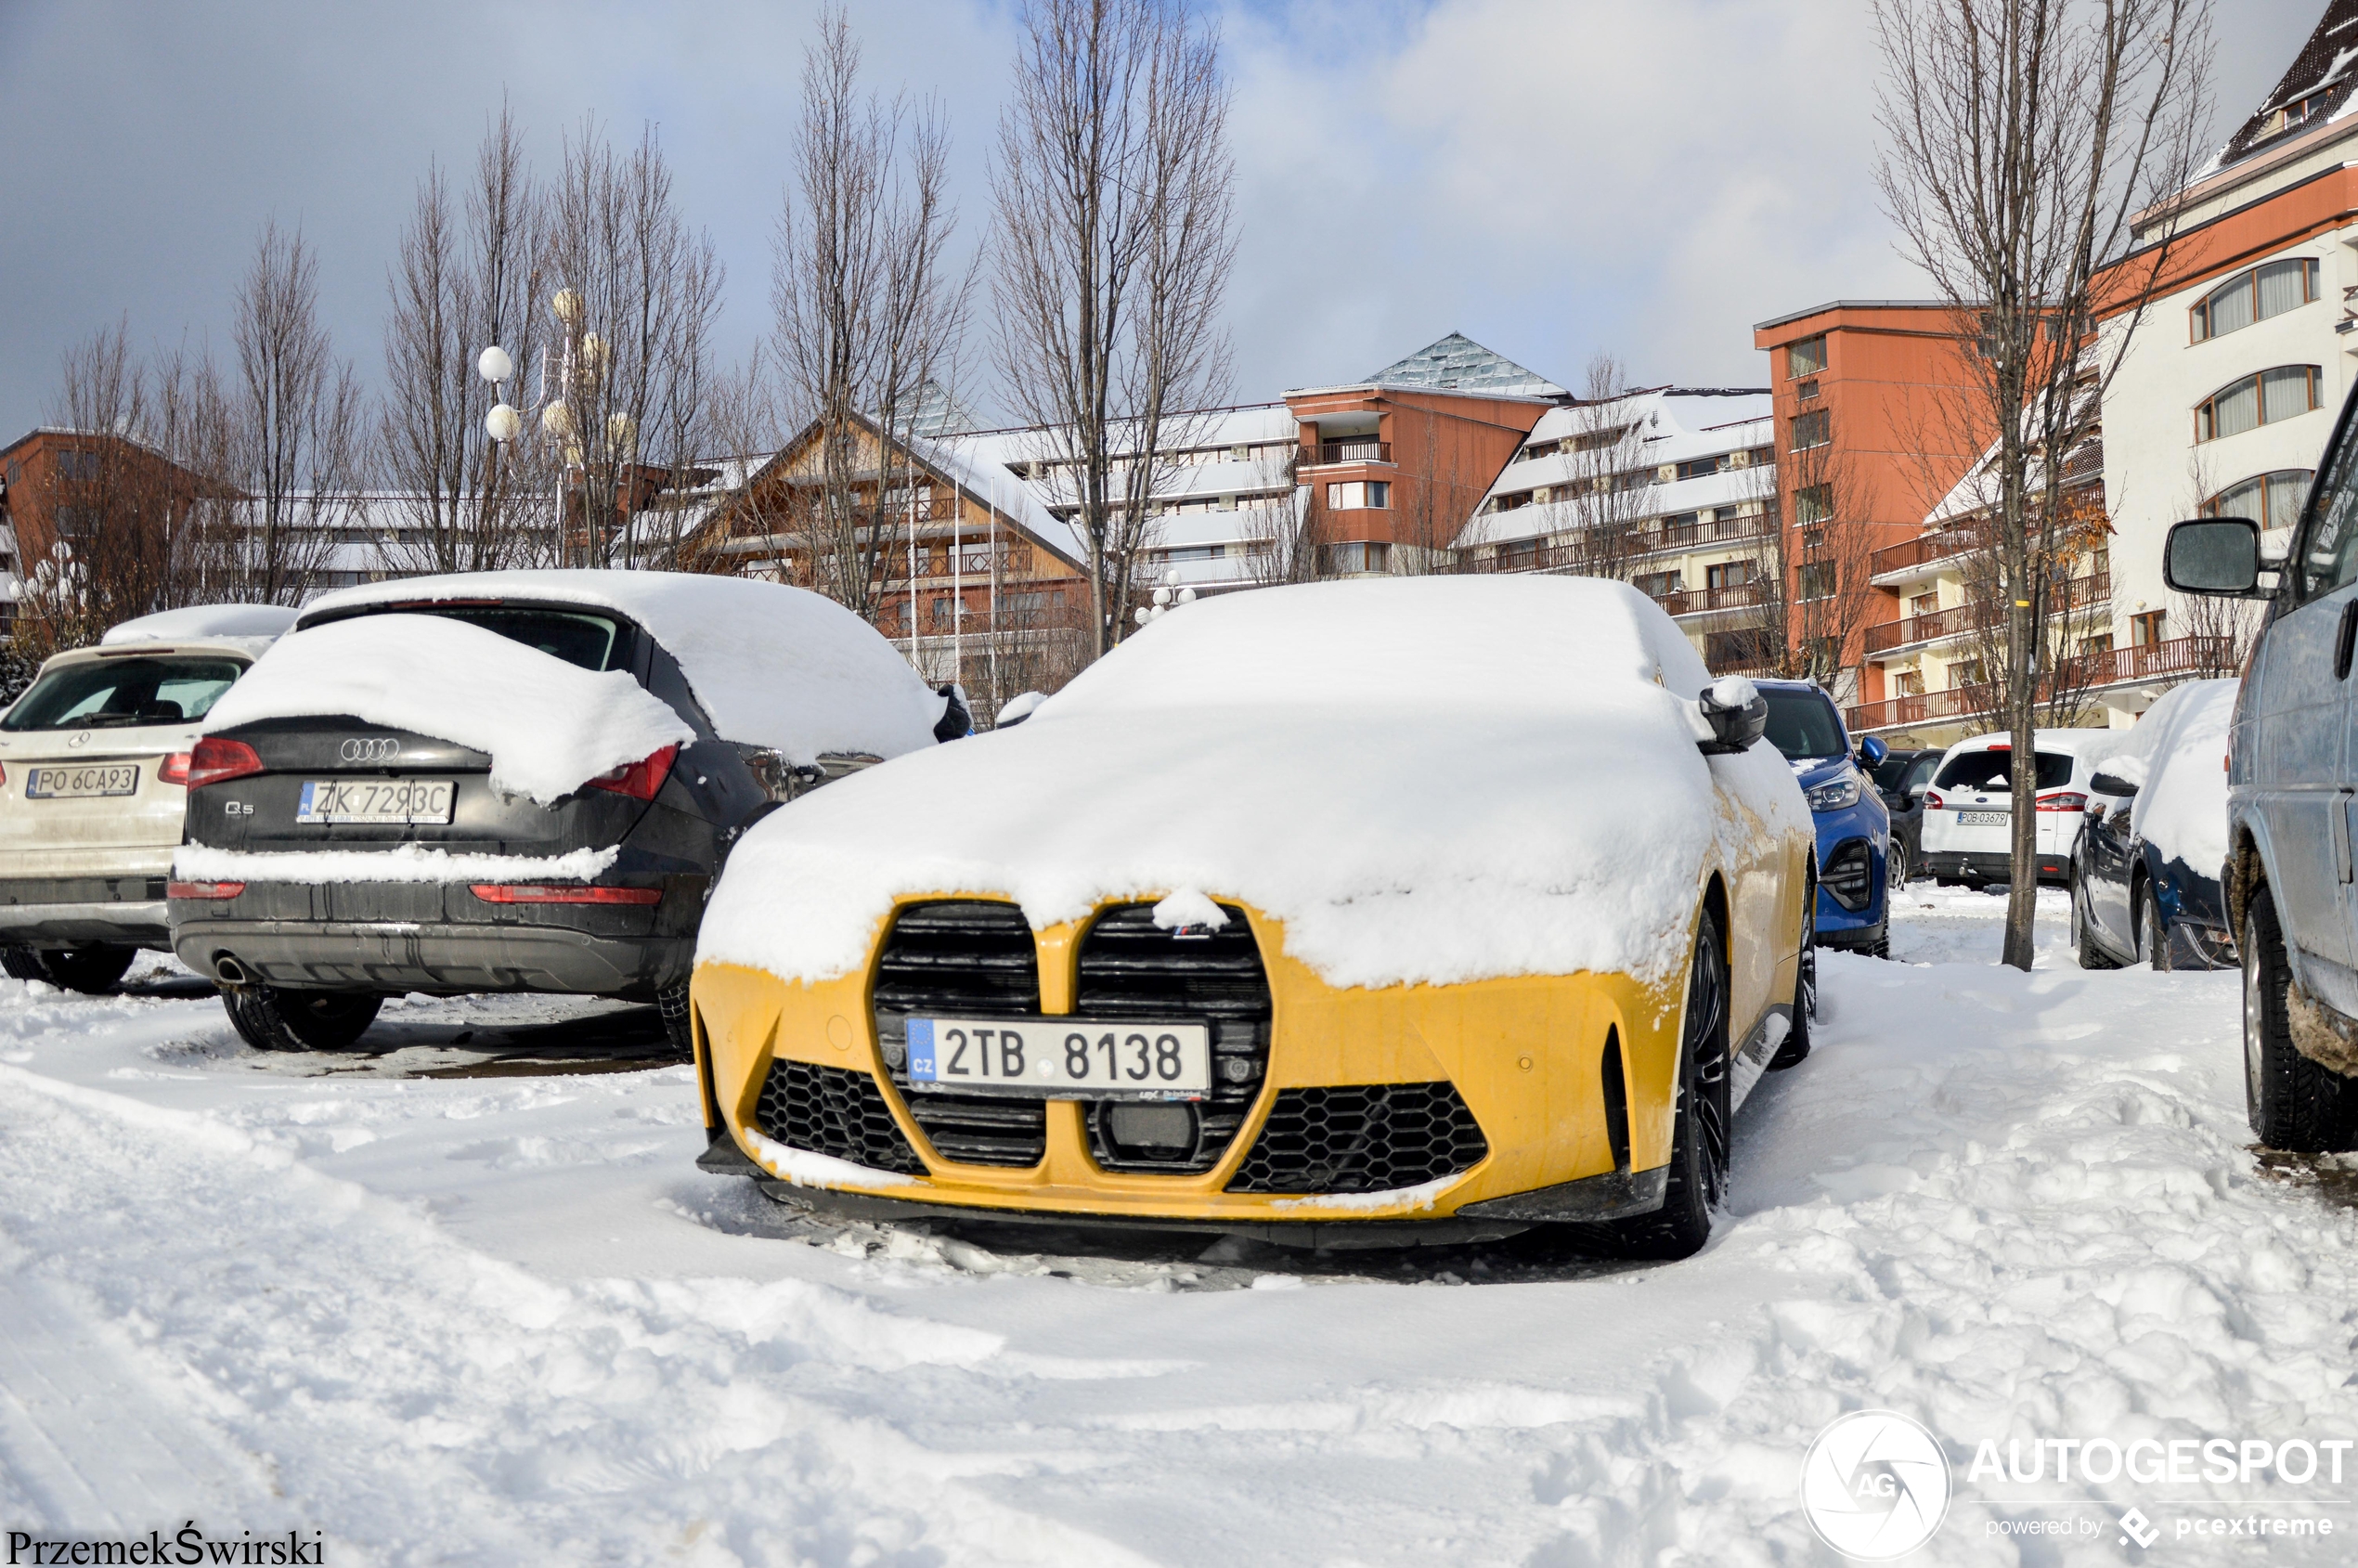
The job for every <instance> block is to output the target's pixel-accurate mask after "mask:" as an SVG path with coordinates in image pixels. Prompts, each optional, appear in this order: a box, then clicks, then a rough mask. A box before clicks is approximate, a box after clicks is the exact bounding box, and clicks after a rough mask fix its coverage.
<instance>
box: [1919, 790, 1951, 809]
mask: <svg viewBox="0 0 2358 1568" xmlns="http://www.w3.org/2000/svg"><path fill="white" fill-rule="evenodd" d="M1924 804H1925V805H1927V806H1929V807H1931V808H1932V809H1933V810H1936V811H1937V810H1942V809H1943V808H1944V807H1945V806H1946V805H1947V802H1945V801H1943V800H1942V799H1941V798H1940V791H1938V790H1937V789H1928V790H1926V791H1924Z"/></svg>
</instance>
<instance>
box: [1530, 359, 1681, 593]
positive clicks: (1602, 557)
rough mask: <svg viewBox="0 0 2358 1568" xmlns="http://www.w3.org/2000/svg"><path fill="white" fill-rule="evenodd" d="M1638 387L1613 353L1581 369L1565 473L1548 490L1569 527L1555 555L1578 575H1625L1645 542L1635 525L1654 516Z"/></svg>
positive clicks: (1564, 449)
mask: <svg viewBox="0 0 2358 1568" xmlns="http://www.w3.org/2000/svg"><path fill="white" fill-rule="evenodd" d="M1637 390H1638V389H1637V388H1635V387H1632V386H1631V385H1630V384H1629V373H1628V370H1627V369H1626V367H1624V366H1623V364H1622V363H1621V361H1620V360H1619V359H1616V358H1615V357H1613V356H1612V355H1610V354H1606V353H1602V352H1600V353H1598V354H1596V355H1595V356H1592V357H1591V358H1590V359H1589V361H1588V364H1587V368H1586V369H1584V370H1583V371H1582V373H1581V387H1580V398H1579V400H1578V401H1577V402H1575V403H1574V405H1573V408H1572V432H1571V434H1569V435H1567V436H1565V437H1564V439H1563V440H1562V442H1561V444H1560V446H1559V448H1558V456H1557V459H1556V461H1557V464H1558V467H1559V470H1560V472H1561V474H1562V478H1561V480H1560V481H1559V482H1558V483H1557V484H1556V485H1554V486H1551V487H1550V495H1549V504H1550V505H1551V506H1552V507H1553V508H1554V510H1555V512H1556V514H1557V516H1558V517H1559V518H1561V525H1562V526H1563V527H1564V528H1565V530H1566V542H1565V545H1564V547H1563V549H1562V551H1561V552H1560V558H1561V559H1562V560H1563V562H1564V564H1565V565H1566V567H1567V569H1568V570H1569V571H1570V572H1571V573H1572V574H1573V575H1574V576H1575V577H1614V578H1626V577H1628V576H1629V575H1630V572H1631V570H1632V569H1633V568H1634V566H1635V564H1636V563H1637V559H1638V556H1639V553H1640V551H1641V550H1642V548H1643V541H1642V539H1641V538H1640V537H1639V530H1640V529H1641V528H1642V526H1643V525H1644V524H1645V523H1646V521H1647V520H1648V519H1649V518H1651V517H1652V515H1653V512H1654V495H1655V491H1656V489H1657V488H1658V486H1657V483H1656V476H1655V473H1654V470H1653V467H1652V465H1651V464H1649V463H1648V462H1647V461H1646V431H1645V420H1644V418H1643V416H1642V413H1641V411H1640V410H1639V408H1638V407H1637V405H1636V401H1635V394H1636V392H1637Z"/></svg>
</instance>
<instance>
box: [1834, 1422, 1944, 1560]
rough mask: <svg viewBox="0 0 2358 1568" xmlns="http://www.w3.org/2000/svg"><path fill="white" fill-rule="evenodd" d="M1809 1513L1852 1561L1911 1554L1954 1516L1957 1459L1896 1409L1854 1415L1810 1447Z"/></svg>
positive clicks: (1839, 1550)
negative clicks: (1952, 1481)
mask: <svg viewBox="0 0 2358 1568" xmlns="http://www.w3.org/2000/svg"><path fill="white" fill-rule="evenodd" d="M1801 1508H1802V1511H1803V1512H1804V1513H1806V1514H1807V1515H1808V1517H1809V1523H1810V1526H1811V1527H1812V1528H1813V1529H1815V1530H1816V1531H1817V1532H1818V1536H1819V1538H1820V1540H1822V1541H1824V1542H1825V1543H1826V1544H1827V1545H1828V1546H1830V1547H1832V1548H1833V1549H1834V1550H1836V1551H1838V1552H1840V1553H1842V1555H1843V1556H1845V1557H1847V1558H1850V1559H1853V1560H1854V1561H1857V1562H1890V1561H1891V1560H1892V1559H1893V1558H1896V1557H1905V1556H1906V1555H1907V1554H1908V1553H1910V1552H1911V1551H1913V1550H1915V1549H1917V1548H1918V1547H1920V1546H1922V1545H1924V1543H1925V1542H1926V1541H1928V1540H1930V1539H1931V1538H1932V1535H1933V1532H1934V1531H1936V1530H1937V1529H1939V1528H1940V1521H1941V1519H1942V1518H1943V1516H1945V1515H1946V1514H1947V1513H1948V1511H1949V1456H1948V1455H1947V1454H1945V1453H1943V1452H1942V1451H1941V1447H1940V1443H1939V1440H1938V1439H1937V1438H1935V1437H1934V1436H1933V1435H1932V1433H1930V1432H1926V1431H1925V1430H1924V1428H1923V1427H1922V1426H1920V1425H1918V1424H1917V1423H1916V1422H1914V1421H1911V1420H1910V1419H1908V1418H1907V1417H1905V1416H1903V1415H1901V1414H1899V1413H1898V1411H1896V1410H1853V1411H1852V1412H1851V1413H1850V1414H1849V1415H1847V1416H1843V1417H1839V1418H1837V1419H1835V1421H1834V1422H1833V1425H1831V1426H1829V1427H1827V1428H1826V1430H1825V1431H1823V1432H1820V1433H1819V1434H1818V1441H1817V1442H1815V1443H1812V1444H1811V1445H1809V1453H1808V1456H1807V1458H1804V1459H1803V1460H1802V1461H1801Z"/></svg>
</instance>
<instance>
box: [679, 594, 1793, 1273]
mask: <svg viewBox="0 0 2358 1568" xmlns="http://www.w3.org/2000/svg"><path fill="white" fill-rule="evenodd" d="M1765 714H1766V705H1765V703H1763V702H1762V701H1761V699H1760V698H1759V696H1758V694H1757V693H1756V692H1755V691H1754V690H1753V689H1752V688H1751V685H1750V683H1749V682H1747V681H1744V680H1713V679H1712V677H1711V676H1710V675H1709V674H1708V672H1707V671H1706V670H1705V669H1704V665H1703V662H1702V660H1701V659H1700V658H1699V657H1698V656H1697V654H1695V652H1694V650H1693V648H1692V646H1691V644H1690V643H1689V642H1688V641H1687V640H1686V638H1685V637H1684V636H1683V635H1682V634H1681V633H1680V632H1679V631H1678V628H1677V627H1676V626H1675V625H1674V624H1673V623H1672V622H1671V621H1670V619H1669V618H1668V617H1667V616H1665V615H1664V613H1663V612H1662V610H1661V609H1660V608H1659V607H1658V606H1656V605H1655V604H1654V603H1652V601H1651V600H1649V599H1647V598H1646V597H1645V596H1644V595H1642V594H1640V593H1639V592H1638V591H1637V590H1634V589H1631V588H1628V587H1626V586H1625V585H1622V584H1617V583H1609V582H1602V581H1596V580H1584V579H1571V578H1561V577H1424V578H1396V579H1390V580H1380V581H1359V582H1345V583H1320V584H1311V585H1304V586H1301V587H1292V588H1277V589H1264V590H1255V591H1251V592H1248V593H1239V594H1236V595H1234V596H1231V597H1226V598H1221V599H1214V600H1209V601H1206V602H1204V603H1198V604H1193V605H1188V606H1185V607H1183V608H1180V609H1178V610H1176V611H1174V612H1173V613H1172V614H1170V615H1168V616H1164V617H1162V618H1160V619H1159V620H1157V621H1155V622H1154V623H1153V624H1151V625H1149V626H1147V627H1146V628H1143V629H1142V630H1141V631H1139V632H1138V633H1137V634H1136V635H1135V636H1134V637H1133V638H1132V639H1131V640H1130V641H1127V642H1125V643H1123V644H1122V645H1121V647H1120V648H1119V649H1117V650H1116V651H1115V652H1114V653H1113V654H1109V655H1108V657H1106V658H1104V659H1103V660H1101V661H1099V662H1098V663H1097V664H1096V665H1095V666H1093V667H1091V668H1090V669H1089V670H1088V671H1086V672H1085V673H1084V674H1082V676H1081V677H1080V678H1079V679H1077V680H1074V681H1073V682H1072V683H1071V684H1070V685H1069V686H1068V687H1066V688H1065V689H1064V690H1063V691H1062V692H1060V693H1057V694H1056V695H1055V696H1053V697H1051V698H1049V699H1048V700H1047V701H1046V702H1044V703H1043V704H1042V705H1040V706H1038V707H1037V709H1036V710H1034V711H1033V712H1032V713H1031V714H1030V715H1029V716H1028V717H1027V718H1026V719H1024V721H1023V722H1022V723H1021V724H1020V725H1015V726H1010V727H1007V728H1005V729H1003V730H1000V731H997V732H991V733H987V734H983V735H979V736H977V737H975V738H973V739H971V740H966V741H962V742H959V743H958V744H956V745H945V746H940V747H938V748H935V749H933V750H931V751H927V752H924V753H921V754H915V755H912V756H910V757H907V758H898V759H896V760H894V761H892V762H890V763H888V764H886V765H884V766H881V767H878V768H874V769H871V770H869V771H866V772H863V773H861V774H859V775H857V776H854V777H851V778H848V779H845V780H843V781H841V782H839V783H837V784H833V785H831V786H829V787H828V788H826V789H824V790H822V791H818V792H815V793H813V794H811V795H809V796H807V797H803V798H801V799H798V800H796V801H794V802H792V803H790V804H788V805H786V806H784V807H783V808H781V809H780V810H777V811H776V812H774V813H773V814H772V815H771V816H770V817H769V818H767V819H766V820H764V821H763V822H762V823H760V824H759V825H758V827H756V828H755V829H754V830H753V831H752V832H751V833H750V834H749V835H748V836H746V837H745V840H744V842H743V843H742V844H740V845H739V846H738V848H737V849H736V850H735V852H734V854H733V855H732V858H731V861H730V863H729V866H728V869H727V871H726V873H725V875H723V877H722V878H721V880H720V883H719V887H718V888H717V889H716V891H715V894H714V897H713V901H712V904H711V907H710V909H709V911H708V912H707V913H706V917H705V921H704V926H703V932H702V936H701V938H700V940H699V945H698V952H697V965H696V970H695V978H694V983H693V993H692V995H693V1014H692V1021H693V1032H694V1039H695V1042H696V1055H697V1066H698V1071H699V1076H700V1079H701V1082H702V1085H703V1093H704V1098H705V1113H706V1122H707V1125H708V1130H709V1132H710V1134H711V1137H712V1145H713V1147H712V1149H711V1151H710V1152H708V1153H707V1155H706V1158H705V1160H704V1161H703V1163H705V1164H706V1167H707V1168H708V1169H733V1170H739V1171H746V1172H748V1173H751V1174H753V1175H754V1176H755V1178H756V1179H757V1180H758V1182H759V1183H760V1184H761V1185H762V1186H763V1188H764V1190H766V1191H768V1192H770V1193H771V1195H772V1196H773V1197H777V1198H780V1199H782V1200H785V1201H790V1202H796V1203H801V1204H807V1205H811V1206H815V1207H819V1208H823V1209H829V1210H833V1211H835V1212H848V1213H852V1214H858V1215H864V1216H869V1217H877V1218H891V1217H894V1216H908V1217H937V1218H938V1217H941V1216H945V1215H956V1216H962V1217H972V1218H996V1219H1000V1220H1036V1221H1054V1222H1056V1223H1059V1224H1070V1223H1073V1222H1076V1221H1095V1222H1104V1223H1109V1224H1116V1225H1125V1226H1132V1227H1149V1226H1166V1227H1171V1228H1173V1229H1180V1230H1193V1231H1211V1232H1237V1233H1245V1234H1250V1235H1254V1236H1258V1237H1261V1238H1266V1239H1273V1240H1277V1241H1283V1242H1298V1243H1301V1244H1304V1245H1317V1246H1335V1245H1350V1244H1373V1245H1382V1244H1393V1243H1398V1242H1406V1241H1414V1240H1419V1239H1450V1240H1457V1239H1477V1238H1495V1237H1499V1236H1504V1235H1509V1234H1511V1233H1513V1232H1515V1231H1518V1230H1522V1229H1526V1228H1528V1227H1530V1226H1533V1225H1550V1224H1583V1225H1598V1224H1602V1225H1608V1226H1610V1227H1612V1230H1613V1232H1614V1233H1617V1235H1618V1238H1619V1242H1620V1244H1621V1245H1623V1246H1624V1247H1626V1249H1627V1250H1629V1251H1634V1252H1638V1253H1641V1254H1647V1255H1656V1256H1678V1255H1684V1254H1685V1253H1688V1252H1691V1251H1693V1250H1694V1249H1695V1248H1697V1247H1699V1246H1701V1245H1702V1244H1703V1242H1704V1238H1706V1237H1707V1236H1708V1234H1709V1231H1710V1225H1711V1217H1712V1211H1713V1209H1714V1207H1715V1206H1716V1205H1717V1201H1718V1199H1719V1198H1720V1196H1721V1195H1722V1193H1723V1192H1724V1190H1725V1186H1726V1183H1727V1179H1728V1150H1729V1129H1730V1119H1731V1118H1732V1116H1733V1114H1734V1111H1735V1108H1736V1106H1737V1105H1738V1104H1739V1103H1740V1102H1741V1101H1742V1099H1743V1095H1744V1094H1745V1093H1746V1092H1747V1091H1748V1090H1749V1089H1750V1087H1751V1086H1752V1084H1753V1083H1754V1082H1756V1081H1757V1079H1758V1077H1759V1075H1760V1072H1761V1071H1762V1070H1763V1069H1766V1068H1769V1067H1770V1066H1785V1065H1790V1064H1791V1063H1793V1062H1795V1061H1798V1060H1800V1059H1801V1057H1802V1056H1805V1055H1807V1049H1808V1028H1809V1014H1810V1010H1811V1005H1812V1001H1813V998H1814V990H1815V978H1814V976H1815V968H1814V959H1813V956H1812V948H1813V942H1812V932H1811V922H1810V911H1811V908H1812V906H1813V902H1814V887H1813V878H1814V875H1815V866H1814V862H1813V847H1814V836H1813V833H1812V830H1811V824H1810V816H1809V812H1808V810H1807V807H1806V806H1805V804H1804V802H1803V800H1802V797H1801V795H1800V792H1799V789H1798V788H1797V786H1796V785H1795V784H1794V779H1793V772H1792V770H1791V769H1790V768H1788V767H1787V766H1786V765H1785V763H1784V761H1783V759H1782V758H1781V757H1780V756H1778V754H1777V753H1776V751H1775V750H1774V748H1772V747H1769V746H1767V745H1759V744H1756V743H1757V742H1758V739H1759V735H1760V732H1761V726H1762V723H1763V721H1764V718H1765Z"/></svg>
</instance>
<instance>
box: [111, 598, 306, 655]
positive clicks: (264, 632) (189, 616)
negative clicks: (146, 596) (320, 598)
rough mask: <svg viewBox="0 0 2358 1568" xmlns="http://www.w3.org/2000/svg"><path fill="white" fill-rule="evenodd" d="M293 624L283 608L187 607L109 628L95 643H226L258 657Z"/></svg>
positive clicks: (251, 606) (275, 606)
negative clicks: (244, 649) (237, 646)
mask: <svg viewBox="0 0 2358 1568" xmlns="http://www.w3.org/2000/svg"><path fill="white" fill-rule="evenodd" d="M294 620H295V612H294V611H292V610H290V609H288V608H287V607H286V606H285V605H283V604H188V605H183V606H182V607H181V608H179V609H177V610H159V611H157V612H156V613H155V614H154V615H152V616H137V617H136V618H135V619H132V620H127V621H124V622H123V623H122V624H121V625H119V626H114V627H110V628H108V629H107V634H106V635H105V636H104V637H101V638H99V639H98V641H99V642H100V643H101V644H103V645H105V646H107V647H114V646H118V645H120V644H122V643H125V642H198V641H203V642H230V643H237V644H240V645H243V646H245V647H246V648H247V649H248V651H250V652H252V653H253V654H256V655H259V654H261V653H262V651H263V650H264V649H265V648H267V647H268V646H270V644H271V643H272V642H273V641H277V640H278V639H279V637H281V636H284V635H285V633H286V630H287V628H289V627H291V626H292V625H294Z"/></svg>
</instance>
